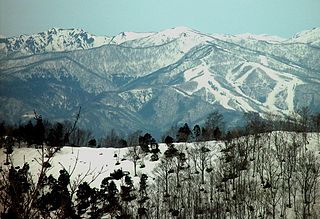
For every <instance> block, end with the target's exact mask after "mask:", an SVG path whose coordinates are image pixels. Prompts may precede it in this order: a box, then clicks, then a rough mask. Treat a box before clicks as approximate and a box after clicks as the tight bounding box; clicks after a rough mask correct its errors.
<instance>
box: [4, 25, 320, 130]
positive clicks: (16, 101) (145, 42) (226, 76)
mask: <svg viewBox="0 0 320 219" xmlns="http://www.w3.org/2000/svg"><path fill="white" fill-rule="evenodd" d="M79 106H81V107H82V112H81V118H80V120H79V124H80V125H81V126H82V127H86V128H89V129H91V130H93V131H94V133H95V134H96V135H97V136H102V135H104V134H105V133H106V132H107V131H108V130H110V129H112V128H114V129H116V130H118V131H119V132H123V133H128V132H130V131H134V130H142V131H148V132H152V133H156V135H157V134H159V133H161V132H164V131H165V130H167V129H168V128H170V127H171V126H172V125H175V124H181V123H185V122H187V123H189V124H191V125H194V124H196V123H201V122H203V121H204V119H205V118H206V117H207V115H208V114H209V113H210V112H212V111H214V110H218V111H219V112H221V113H222V114H223V115H224V117H225V120H226V121H227V122H228V124H229V125H230V126H235V125H238V124H239V123H241V119H242V114H243V112H249V111H253V112H259V113H261V115H262V116H264V115H267V114H269V113H274V114H277V115H280V116H285V115H290V114H292V113H293V112H296V111H297V110H298V109H300V108H301V107H304V106H308V107H310V109H311V110H312V111H317V112H319V111H320V28H314V29H311V30H306V31H303V32H301V33H298V34H296V35H295V36H293V37H291V38H289V39H283V38H280V37H276V36H269V35H252V34H241V35H224V34H205V33H201V32H199V31H196V30H193V29H190V28H186V27H176V28H172V29H167V30H164V31H161V32H148V33H134V32H123V33H120V34H118V35H116V36H113V37H108V36H95V35H92V34H90V33H87V32H85V31H84V30H79V29H57V28H53V29H50V30H48V31H46V32H41V33H38V34H33V35H21V36H19V37H10V38H5V37H1V38H0V118H2V119H3V120H6V121H9V122H17V121H20V120H25V119H28V118H30V117H32V115H33V113H32V112H33V110H36V111H37V112H38V113H40V114H41V115H43V117H45V118H48V119H50V120H57V121H63V120H66V119H67V120H73V119H74V117H75V114H76V113H77V112H78V109H79Z"/></svg>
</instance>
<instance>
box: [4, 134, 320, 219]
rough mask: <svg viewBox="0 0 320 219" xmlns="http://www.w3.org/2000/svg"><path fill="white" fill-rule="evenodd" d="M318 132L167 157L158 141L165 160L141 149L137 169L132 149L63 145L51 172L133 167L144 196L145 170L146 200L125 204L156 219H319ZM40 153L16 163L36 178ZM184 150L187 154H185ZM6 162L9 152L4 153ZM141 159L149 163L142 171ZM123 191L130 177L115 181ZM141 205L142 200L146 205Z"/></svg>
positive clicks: (186, 146)
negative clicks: (142, 180) (178, 218)
mask: <svg viewBox="0 0 320 219" xmlns="http://www.w3.org/2000/svg"><path fill="white" fill-rule="evenodd" d="M319 135H320V134H319V133H309V134H308V135H307V136H305V135H303V134H302V133H293V132H291V133H288V132H273V133H268V134H258V135H256V136H248V137H241V138H240V139H233V140H230V141H229V142H215V141H211V142H198V143H175V144H174V146H173V147H174V148H176V149H177V150H178V151H177V153H176V154H171V155H170V156H167V155H168V153H167V154H166V153H165V151H167V150H168V146H167V145H166V144H159V149H160V154H159V160H157V161H151V153H149V154H146V153H141V151H140V152H139V153H140V154H139V157H140V159H138V162H137V174H138V176H136V177H134V164H133V162H132V159H130V157H128V156H127V155H128V150H130V149H128V148H123V149H115V148H86V147H81V148H71V147H63V148H62V149H61V150H60V151H58V152H57V153H56V154H55V156H54V157H53V159H52V161H51V166H52V167H51V168H50V170H49V171H48V174H47V175H49V174H52V175H53V176H54V177H56V178H57V177H58V176H59V170H61V169H63V168H65V169H66V170H67V171H68V172H69V173H72V175H71V177H70V179H71V182H77V181H78V182H79V180H84V181H87V182H91V181H92V179H95V180H94V181H93V182H92V183H91V184H90V186H91V187H96V188H100V183H101V182H102V180H103V179H104V178H106V177H109V176H110V173H113V172H114V171H115V170H117V169H122V170H123V171H125V172H126V171H128V172H129V173H130V176H131V177H132V179H133V182H134V187H135V190H134V193H135V194H137V196H138V197H139V195H138V194H139V192H141V191H140V189H139V181H140V177H141V175H142V174H146V175H147V176H148V180H147V184H148V187H147V191H146V195H147V197H148V199H147V201H146V202H143V204H142V205H141V202H139V201H137V200H139V198H138V199H137V200H133V201H131V204H130V205H129V204H128V203H127V202H126V204H125V208H126V213H128V214H131V215H136V214H137V213H136V212H138V208H139V209H140V208H141V206H143V207H145V209H147V210H146V212H145V213H146V214H147V215H148V217H149V218H170V217H176V216H177V215H179V216H181V217H182V218H191V217H193V216H195V217H196V218H197V217H203V218H207V217H208V218H210V216H212V217H211V218H247V217H248V216H249V215H250V216H251V217H252V218H272V217H273V218H280V217H282V218H304V217H305V216H306V217H305V218H309V217H310V218H316V215H320V210H319V209H320V143H319ZM40 154H41V151H40V150H38V149H34V148H15V149H14V152H13V153H12V155H11V161H12V163H13V164H14V166H20V167H21V166H23V164H24V163H25V162H28V163H29V165H30V172H31V173H32V175H33V178H34V180H37V177H38V176H37V174H38V173H39V171H40V168H41V167H40V165H39V163H38V162H40V158H41V156H40ZM181 154H184V155H183V156H181ZM0 162H1V163H0V164H1V166H2V169H6V168H7V166H6V165H4V162H5V154H4V153H3V151H1V152H0ZM141 164H142V165H143V164H144V165H145V167H143V168H141V167H142V166H141ZM114 181H115V183H116V185H117V187H118V190H119V191H120V192H121V185H124V184H125V182H124V179H120V180H114ZM139 203H140V204H139Z"/></svg>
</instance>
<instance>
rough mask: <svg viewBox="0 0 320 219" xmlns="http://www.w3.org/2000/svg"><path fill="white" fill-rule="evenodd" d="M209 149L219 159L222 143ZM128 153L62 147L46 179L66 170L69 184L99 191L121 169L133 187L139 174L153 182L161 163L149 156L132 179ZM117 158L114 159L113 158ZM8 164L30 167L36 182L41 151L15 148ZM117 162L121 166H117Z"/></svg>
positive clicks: (181, 145)
mask: <svg viewBox="0 0 320 219" xmlns="http://www.w3.org/2000/svg"><path fill="white" fill-rule="evenodd" d="M207 144H208V145H210V148H213V149H215V150H216V153H214V154H213V155H214V156H216V157H218V154H219V149H220V147H221V143H217V142H214V141H212V142H207ZM175 146H176V148H177V149H181V150H183V149H186V148H188V147H189V148H192V147H194V144H193V143H176V144H175ZM159 149H160V153H161V155H160V156H163V153H164V152H165V150H167V149H168V147H167V146H166V144H163V143H162V144H159ZM127 154H128V149H127V148H89V147H73V148H72V147H68V146H65V147H63V148H62V149H61V150H60V151H58V152H56V154H55V155H54V157H53V159H52V160H51V166H52V167H51V168H50V170H49V171H48V175H49V174H52V175H53V176H54V177H55V178H57V177H58V176H59V170H61V169H66V170H67V171H68V172H69V174H72V175H71V177H70V178H71V181H74V180H79V179H81V180H83V179H84V181H87V182H91V181H92V180H93V179H95V180H94V181H92V183H91V184H90V185H91V186H93V187H96V188H99V187H100V183H101V181H102V180H103V179H104V178H105V177H109V176H110V173H113V172H114V170H117V169H122V170H123V171H129V172H130V176H132V177H133V180H134V182H135V185H137V184H138V182H139V176H141V174H142V173H145V174H147V175H148V176H150V179H152V176H153V173H152V172H153V169H154V168H155V166H157V165H158V164H159V162H160V161H150V155H147V156H146V157H145V158H144V161H143V163H144V164H145V167H144V168H140V164H141V161H142V160H141V159H139V160H138V165H137V174H138V176H136V177H134V165H133V162H132V161H130V160H128V159H127V156H126V155H127ZM115 155H116V156H115ZM5 157H6V155H5V154H4V151H3V150H1V151H0V165H1V166H5V165H4V163H5ZM11 161H12V163H13V165H14V166H20V167H22V166H23V164H24V163H25V162H27V163H28V164H29V165H30V172H31V173H32V175H33V177H34V179H37V173H39V172H40V169H41V165H40V163H39V162H41V149H35V148H26V147H21V148H15V149H14V151H13V153H12V155H11ZM117 161H119V163H120V164H118V165H117V164H116V163H117Z"/></svg>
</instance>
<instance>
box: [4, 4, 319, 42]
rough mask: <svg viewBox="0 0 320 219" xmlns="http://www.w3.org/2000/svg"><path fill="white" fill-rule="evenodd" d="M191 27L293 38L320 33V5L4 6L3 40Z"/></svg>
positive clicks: (211, 31) (216, 31)
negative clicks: (59, 31)
mask: <svg viewBox="0 0 320 219" xmlns="http://www.w3.org/2000/svg"><path fill="white" fill-rule="evenodd" d="M176 26H187V27H190V28H193V29H196V30H199V31H201V32H205V33H227V34H239V33H253V34H263V33H266V34H271V35H278V36H282V37H290V36H292V35H293V34H295V33H297V32H300V31H302V30H306V29H311V28H313V27H320V0H192V1H191V0H0V34H1V35H5V36H13V35H20V34H30V33H37V32H41V31H45V30H48V29H50V28H52V27H58V28H82V29H84V30H86V31H89V32H91V33H93V34H96V35H115V34H118V33H119V32H122V31H136V32H147V31H160V30H163V29H167V28H171V27H176Z"/></svg>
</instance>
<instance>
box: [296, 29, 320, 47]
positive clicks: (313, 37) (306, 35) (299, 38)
mask: <svg viewBox="0 0 320 219" xmlns="http://www.w3.org/2000/svg"><path fill="white" fill-rule="evenodd" d="M290 41H291V42H298V43H312V44H318V45H320V28H319V27H315V28H312V29H310V30H305V31H302V32H300V33H297V34H295V35H294V36H293V37H292V38H291V39H290Z"/></svg>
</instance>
